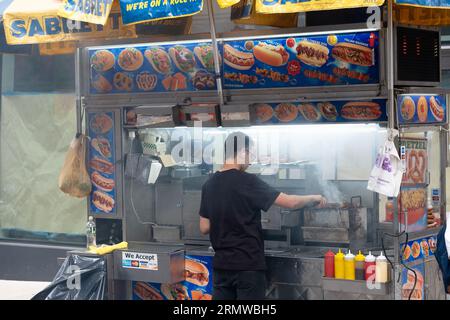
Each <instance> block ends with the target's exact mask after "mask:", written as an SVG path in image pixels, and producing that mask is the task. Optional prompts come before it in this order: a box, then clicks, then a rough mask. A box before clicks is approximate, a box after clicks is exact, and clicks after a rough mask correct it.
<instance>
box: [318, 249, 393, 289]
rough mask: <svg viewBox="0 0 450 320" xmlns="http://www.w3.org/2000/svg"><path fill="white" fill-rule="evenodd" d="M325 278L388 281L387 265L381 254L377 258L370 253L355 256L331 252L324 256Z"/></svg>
mask: <svg viewBox="0 0 450 320" xmlns="http://www.w3.org/2000/svg"><path fill="white" fill-rule="evenodd" d="M324 269H325V277H327V278H334V279H345V280H368V281H372V282H377V283H386V282H388V281H389V274H390V271H389V265H388V261H387V259H386V257H385V256H384V255H383V252H381V253H380V255H379V256H378V257H376V258H375V256H373V255H372V253H371V252H369V254H368V255H367V256H364V255H363V254H362V253H361V251H359V252H358V254H357V255H356V256H355V255H354V254H352V253H351V251H350V250H348V252H347V254H344V253H343V252H342V251H341V249H339V251H338V253H336V254H334V253H333V252H332V251H331V250H328V252H327V253H326V254H325V268H324Z"/></svg>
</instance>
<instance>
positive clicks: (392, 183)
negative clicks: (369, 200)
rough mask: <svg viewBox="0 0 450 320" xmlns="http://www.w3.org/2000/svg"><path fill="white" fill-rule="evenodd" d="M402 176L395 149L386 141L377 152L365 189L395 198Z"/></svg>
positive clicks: (401, 168)
mask: <svg viewBox="0 0 450 320" xmlns="http://www.w3.org/2000/svg"><path fill="white" fill-rule="evenodd" d="M402 176H403V167H402V163H401V160H400V157H399V155H398V152H397V149H396V148H395V145H394V143H393V142H392V141H390V140H388V141H386V142H385V144H384V147H382V148H381V149H380V151H379V152H378V155H377V160H376V161H375V166H374V167H373V169H372V172H371V173H370V177H369V183H368V185H367V189H369V190H371V191H374V192H377V193H380V194H383V195H386V196H388V197H397V196H398V194H399V192H400V185H401V183H402Z"/></svg>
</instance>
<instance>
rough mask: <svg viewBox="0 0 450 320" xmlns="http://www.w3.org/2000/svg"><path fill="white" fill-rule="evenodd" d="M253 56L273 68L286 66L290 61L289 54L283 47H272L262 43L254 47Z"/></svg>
mask: <svg viewBox="0 0 450 320" xmlns="http://www.w3.org/2000/svg"><path fill="white" fill-rule="evenodd" d="M253 55H254V56H255V58H256V59H258V60H259V61H261V62H263V63H265V64H267V65H269V66H273V67H280V66H282V65H285V64H286V63H287V62H288V60H289V53H288V52H287V51H286V49H285V48H284V47H283V46H282V45H276V46H275V45H272V44H268V43H266V42H260V43H258V45H257V46H254V47H253Z"/></svg>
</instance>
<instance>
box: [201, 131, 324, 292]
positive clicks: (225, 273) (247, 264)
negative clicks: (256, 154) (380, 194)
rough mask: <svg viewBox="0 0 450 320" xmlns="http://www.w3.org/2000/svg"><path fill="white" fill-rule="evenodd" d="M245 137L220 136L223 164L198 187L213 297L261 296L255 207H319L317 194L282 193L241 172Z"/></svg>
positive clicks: (260, 239) (262, 284)
mask: <svg viewBox="0 0 450 320" xmlns="http://www.w3.org/2000/svg"><path fill="white" fill-rule="evenodd" d="M251 143H252V142H251V139H250V137H249V136H247V135H245V134H244V133H241V132H236V133H232V134H230V135H229V136H228V137H227V139H226V141H225V164H224V166H223V168H222V169H221V170H219V171H217V172H216V173H214V174H213V175H212V176H211V178H210V179H209V180H208V181H207V182H206V183H205V184H204V185H203V187H202V197H201V205H200V212H199V214H200V231H201V232H202V233H203V234H208V233H209V235H210V240H211V244H212V246H213V248H214V251H215V255H214V258H213V299H215V300H235V299H238V300H262V299H264V298H265V283H266V279H265V268H266V265H265V256H264V239H263V232H262V226H261V210H264V211H267V210H268V209H269V208H270V207H271V206H272V205H274V204H275V205H278V206H280V207H283V208H287V209H300V208H302V207H305V206H309V205H317V206H319V207H323V206H325V205H326V199H325V198H324V197H323V196H321V195H308V196H298V195H287V194H284V193H281V192H279V191H277V190H275V189H274V188H272V187H271V186H269V185H268V184H267V183H265V182H264V181H262V180H261V179H260V178H259V177H257V176H256V175H253V174H249V173H246V172H245V170H246V169H247V168H248V166H249V159H250V150H251Z"/></svg>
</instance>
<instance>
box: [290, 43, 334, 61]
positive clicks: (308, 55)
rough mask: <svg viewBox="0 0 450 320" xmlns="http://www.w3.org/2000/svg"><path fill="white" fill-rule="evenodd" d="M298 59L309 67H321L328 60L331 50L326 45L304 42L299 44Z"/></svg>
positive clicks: (297, 49)
mask: <svg viewBox="0 0 450 320" xmlns="http://www.w3.org/2000/svg"><path fill="white" fill-rule="evenodd" d="M296 51H297V58H298V59H299V60H300V61H301V62H303V63H306V64H307V65H310V66H313V67H321V66H323V65H324V64H325V63H327V60H328V54H329V53H330V50H328V48H327V47H326V46H324V45H321V44H317V43H314V42H310V41H307V40H302V41H300V42H299V43H298V44H297V48H296Z"/></svg>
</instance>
